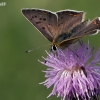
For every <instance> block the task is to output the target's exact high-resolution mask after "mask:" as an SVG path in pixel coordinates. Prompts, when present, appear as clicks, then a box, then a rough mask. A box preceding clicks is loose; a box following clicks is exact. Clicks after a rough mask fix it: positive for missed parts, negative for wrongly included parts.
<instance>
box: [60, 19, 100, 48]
mask: <svg viewBox="0 0 100 100" xmlns="http://www.w3.org/2000/svg"><path fill="white" fill-rule="evenodd" d="M99 30H100V18H95V19H94V20H93V21H91V22H90V21H88V20H87V21H84V22H82V23H81V24H79V25H78V26H76V27H75V28H73V29H72V31H71V33H69V34H71V35H70V37H69V38H68V39H66V40H64V41H62V42H60V43H59V44H58V46H59V47H62V48H65V47H68V46H69V45H71V44H73V43H75V42H76V41H78V40H79V38H81V37H84V36H87V35H92V34H95V33H98V31H99Z"/></svg>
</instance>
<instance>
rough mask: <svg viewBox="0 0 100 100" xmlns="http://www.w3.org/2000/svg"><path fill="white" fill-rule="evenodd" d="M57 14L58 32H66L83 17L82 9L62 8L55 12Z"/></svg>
mask: <svg viewBox="0 0 100 100" xmlns="http://www.w3.org/2000/svg"><path fill="white" fill-rule="evenodd" d="M56 14H57V15H58V29H59V33H61V34H62V33H65V32H66V33H67V32H69V31H70V30H71V29H73V27H75V26H77V25H78V24H80V23H81V22H82V20H83V17H84V12H83V11H80V12H79V11H72V10H63V11H59V12H57V13H56Z"/></svg>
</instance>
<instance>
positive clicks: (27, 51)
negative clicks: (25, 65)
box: [26, 44, 51, 53]
mask: <svg viewBox="0 0 100 100" xmlns="http://www.w3.org/2000/svg"><path fill="white" fill-rule="evenodd" d="M49 45H51V44H46V45H42V46H39V47H36V48H33V49H31V50H26V53H29V52H31V51H34V50H37V49H39V48H42V47H45V46H49Z"/></svg>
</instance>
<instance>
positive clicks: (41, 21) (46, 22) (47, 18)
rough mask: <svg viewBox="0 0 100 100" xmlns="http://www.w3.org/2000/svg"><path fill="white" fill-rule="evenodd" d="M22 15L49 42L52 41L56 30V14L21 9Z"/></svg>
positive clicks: (39, 10)
mask: <svg viewBox="0 0 100 100" xmlns="http://www.w3.org/2000/svg"><path fill="white" fill-rule="evenodd" d="M22 13H23V15H24V16H25V17H26V18H27V19H28V20H29V22H31V23H32V24H33V25H34V26H35V27H36V28H37V29H38V30H39V31H40V32H41V33H42V35H44V36H45V37H46V38H47V39H48V40H49V41H50V42H52V41H53V37H54V34H55V33H56V28H57V16H56V14H54V13H52V12H50V11H46V10H41V9H22Z"/></svg>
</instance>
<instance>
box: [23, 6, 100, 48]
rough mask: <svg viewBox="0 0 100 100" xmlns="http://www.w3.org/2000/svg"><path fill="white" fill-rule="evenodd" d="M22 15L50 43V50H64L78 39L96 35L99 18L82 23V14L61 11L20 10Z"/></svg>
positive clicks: (98, 27) (79, 12)
mask: <svg viewBox="0 0 100 100" xmlns="http://www.w3.org/2000/svg"><path fill="white" fill-rule="evenodd" d="M22 13H23V15H24V16H25V17H26V18H27V19H28V20H29V21H30V22H31V23H32V24H33V25H34V26H35V27H36V28H37V29H38V30H39V31H40V32H41V33H42V35H44V36H45V37H46V38H47V39H48V40H49V41H50V42H52V49H53V50H56V49H57V47H59V48H66V47H68V46H69V45H71V44H73V43H75V42H76V41H78V40H79V38H81V37H83V36H86V35H91V34H95V33H98V30H100V17H98V18H95V19H93V20H92V21H89V20H86V21H83V18H84V14H85V13H84V12H83V11H74V10H62V11H58V12H55V13H53V12H51V11H47V10H43V9H35V8H34V9H22Z"/></svg>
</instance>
